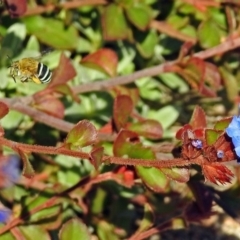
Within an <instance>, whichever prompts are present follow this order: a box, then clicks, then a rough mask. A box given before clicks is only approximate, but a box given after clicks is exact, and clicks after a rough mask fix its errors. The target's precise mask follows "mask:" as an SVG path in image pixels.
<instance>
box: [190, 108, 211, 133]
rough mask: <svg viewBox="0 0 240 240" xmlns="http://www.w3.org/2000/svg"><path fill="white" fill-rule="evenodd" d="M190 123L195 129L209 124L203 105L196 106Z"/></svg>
mask: <svg viewBox="0 0 240 240" xmlns="http://www.w3.org/2000/svg"><path fill="white" fill-rule="evenodd" d="M190 125H191V126H192V128H193V129H197V128H205V127H206V126H207V121H206V115H205V112H204V111H203V109H202V108H201V107H199V106H196V107H195V109H194V112H193V114H192V117H191V120H190Z"/></svg>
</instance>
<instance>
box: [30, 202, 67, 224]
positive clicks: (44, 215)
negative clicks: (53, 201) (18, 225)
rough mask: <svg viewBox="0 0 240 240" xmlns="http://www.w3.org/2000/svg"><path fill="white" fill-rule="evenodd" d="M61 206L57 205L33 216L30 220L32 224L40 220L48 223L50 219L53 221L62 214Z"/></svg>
mask: <svg viewBox="0 0 240 240" xmlns="http://www.w3.org/2000/svg"><path fill="white" fill-rule="evenodd" d="M61 210H62V208H61V205H60V204H59V205H55V206H52V207H48V208H44V209H42V210H40V211H38V212H36V213H34V214H31V216H30V219H31V221H32V222H38V221H40V220H45V221H47V220H48V218H49V219H51V218H53V217H56V216H57V215H58V214H60V213H61Z"/></svg>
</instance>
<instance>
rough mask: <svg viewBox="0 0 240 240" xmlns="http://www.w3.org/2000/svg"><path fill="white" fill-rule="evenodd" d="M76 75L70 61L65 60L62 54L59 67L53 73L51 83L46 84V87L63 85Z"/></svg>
mask: <svg viewBox="0 0 240 240" xmlns="http://www.w3.org/2000/svg"><path fill="white" fill-rule="evenodd" d="M76 74H77V73H76V70H75V68H74V67H73V65H72V63H71V61H70V59H69V58H67V57H66V56H65V54H64V53H62V54H61V58H60V62H59V65H58V67H57V69H56V70H55V71H54V74H53V78H52V81H51V82H50V83H49V84H48V87H54V86H56V85H59V84H64V83H66V82H68V81H69V80H71V79H73V78H74V77H75V76H76Z"/></svg>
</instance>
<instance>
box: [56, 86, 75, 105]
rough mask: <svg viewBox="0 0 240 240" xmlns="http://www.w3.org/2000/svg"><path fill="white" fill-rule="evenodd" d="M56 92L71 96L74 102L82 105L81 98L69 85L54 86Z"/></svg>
mask: <svg viewBox="0 0 240 240" xmlns="http://www.w3.org/2000/svg"><path fill="white" fill-rule="evenodd" d="M54 91H55V92H58V93H60V94H64V95H66V96H68V95H69V96H71V97H72V99H73V100H74V101H76V102H77V103H80V99H79V97H78V96H77V95H76V94H75V93H74V92H73V89H72V88H70V87H69V86H68V85H67V84H60V85H57V86H54Z"/></svg>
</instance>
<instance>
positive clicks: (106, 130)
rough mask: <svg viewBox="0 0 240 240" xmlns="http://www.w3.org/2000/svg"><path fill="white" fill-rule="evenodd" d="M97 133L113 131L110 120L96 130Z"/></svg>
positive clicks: (110, 132)
mask: <svg viewBox="0 0 240 240" xmlns="http://www.w3.org/2000/svg"><path fill="white" fill-rule="evenodd" d="M98 132H99V133H108V134H112V133H113V127H112V121H111V120H110V121H109V122H108V123H107V124H105V125H104V126H103V127H101V128H100V129H99V130H98Z"/></svg>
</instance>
